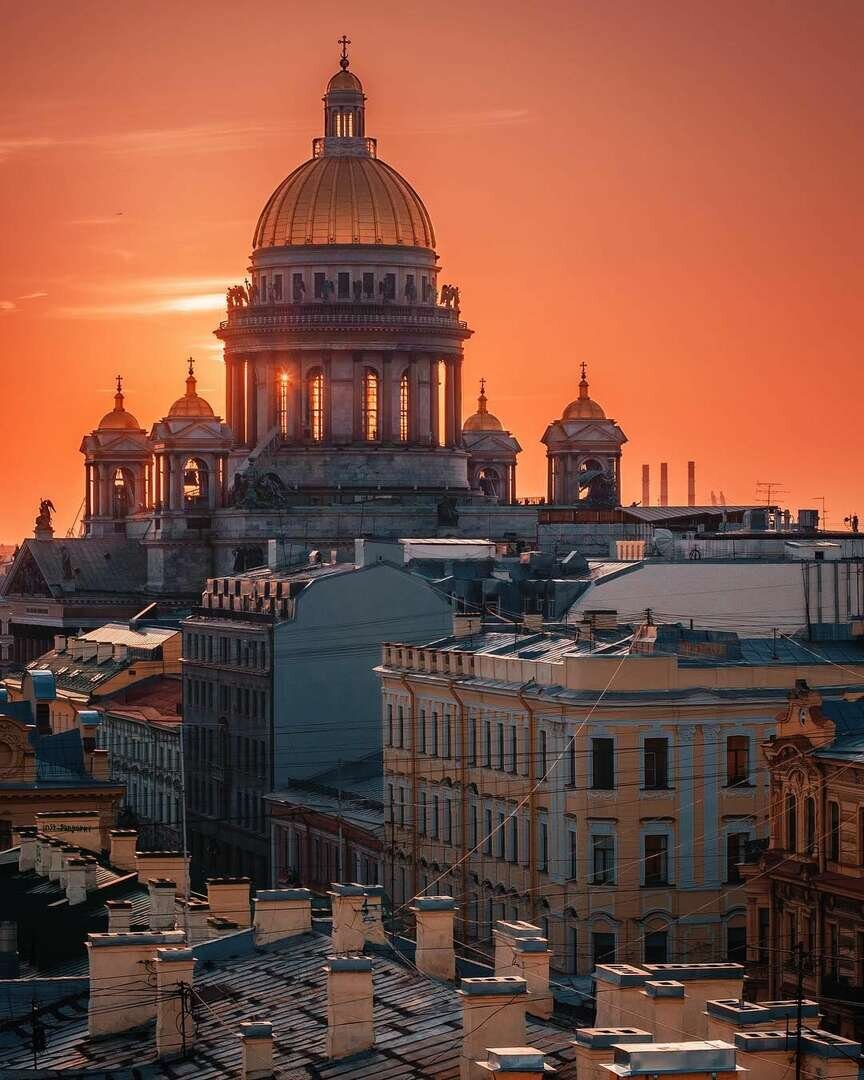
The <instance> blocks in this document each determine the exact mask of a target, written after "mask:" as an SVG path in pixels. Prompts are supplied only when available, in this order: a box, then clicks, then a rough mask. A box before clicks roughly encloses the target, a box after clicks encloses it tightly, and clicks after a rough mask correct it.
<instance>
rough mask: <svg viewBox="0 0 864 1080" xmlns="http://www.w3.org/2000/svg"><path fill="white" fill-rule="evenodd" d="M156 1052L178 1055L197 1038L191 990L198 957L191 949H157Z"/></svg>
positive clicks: (161, 1054)
mask: <svg viewBox="0 0 864 1080" xmlns="http://www.w3.org/2000/svg"><path fill="white" fill-rule="evenodd" d="M153 966H154V967H155V969H156V998H157V1002H156V1055H157V1057H159V1058H167V1057H175V1056H176V1055H177V1054H179V1053H180V1052H181V1051H183V1050H184V1049H185V1048H186V1047H188V1046H189V1045H190V1043H191V1042H193V1040H194V1038H195V1024H194V1022H193V1020H192V1010H191V1008H190V994H189V990H190V988H191V986H192V979H193V971H194V968H195V957H194V955H193V954H192V950H191V949H188V948H186V949H183V948H181V949H157V950H156V961H155V963H154V965H153Z"/></svg>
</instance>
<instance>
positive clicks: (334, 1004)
mask: <svg viewBox="0 0 864 1080" xmlns="http://www.w3.org/2000/svg"><path fill="white" fill-rule="evenodd" d="M324 970H325V971H326V972H327V1057H328V1058H330V1059H331V1060H333V1059H334V1058H344V1057H348V1056H349V1055H350V1054H359V1053H360V1052H361V1051H362V1050H368V1049H369V1048H370V1047H372V1046H373V1045H374V1043H375V1028H374V1023H373V1018H372V1010H373V994H372V961H371V960H370V959H369V958H368V957H366V956H328V957H327V966H326V967H325V968H324Z"/></svg>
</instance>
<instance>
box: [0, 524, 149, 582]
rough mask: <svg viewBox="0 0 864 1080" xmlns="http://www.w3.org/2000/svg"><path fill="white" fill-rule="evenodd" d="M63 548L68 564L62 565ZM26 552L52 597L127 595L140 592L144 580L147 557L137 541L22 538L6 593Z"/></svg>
mask: <svg viewBox="0 0 864 1080" xmlns="http://www.w3.org/2000/svg"><path fill="white" fill-rule="evenodd" d="M64 550H65V552H66V554H68V557H69V564H70V566H69V567H65V568H64ZM28 553H29V554H30V555H32V557H33V559H34V561H35V563H36V565H37V567H38V569H39V571H40V572H41V574H42V576H43V577H44V578H45V581H46V583H47V585H48V587H49V589H50V590H51V593H52V594H53V595H55V596H61V595H67V594H76V595H80V594H85V595H87V594H92V593H110V594H112V595H120V596H128V595H130V594H137V593H139V592H142V591H143V589H144V585H145V583H146V580H147V556H146V553H145V551H144V548H143V546H142V545H141V544H140V543H139V541H137V540H127V539H126V538H125V537H122V538H120V537H118V538H117V539H114V538H102V537H64V538H62V539H59V538H56V539H53V540H25V541H24V543H23V545H22V547H21V551H20V552H19V554H18V558H17V559H16V561H15V564H13V567H12V570H11V571H10V573H9V577H8V579H7V590H8V591H9V592H12V591H13V590H12V588H11V586H12V584H13V583H14V579H15V574H16V570H17V566H18V565H19V564H20V562H21V561H22V560H24V559H26V556H27V554H28ZM70 569H71V576H70V574H69V570H70Z"/></svg>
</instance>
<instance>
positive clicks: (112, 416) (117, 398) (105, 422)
mask: <svg viewBox="0 0 864 1080" xmlns="http://www.w3.org/2000/svg"><path fill="white" fill-rule="evenodd" d="M122 385H123V383H122V379H121V377H120V376H119V375H118V376H117V393H116V394H115V395H114V408H113V409H112V410H111V412H109V413H105V415H104V416H103V417H102V419H101V420H100V421H99V427H98V429H97V430H98V431H141V425H140V424H139V423H138V421H137V420H136V419H135V417H134V416H133V415H132V413H130V412H126V410H125V409H124V407H123V390H122Z"/></svg>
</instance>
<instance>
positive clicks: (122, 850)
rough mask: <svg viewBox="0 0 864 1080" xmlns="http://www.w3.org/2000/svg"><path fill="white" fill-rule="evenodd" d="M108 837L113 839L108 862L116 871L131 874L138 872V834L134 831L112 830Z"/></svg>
mask: <svg viewBox="0 0 864 1080" xmlns="http://www.w3.org/2000/svg"><path fill="white" fill-rule="evenodd" d="M108 835H109V837H110V838H111V848H110V852H109V855H108V861H109V862H110V863H111V865H112V866H113V867H114V869H115V870H127V871H129V872H132V871H134V870H137V869H138V867H137V865H136V863H135V847H136V845H137V843H138V833H137V832H136V831H135V830H134V829H112V830H111V831H110V833H109V834H108Z"/></svg>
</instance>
